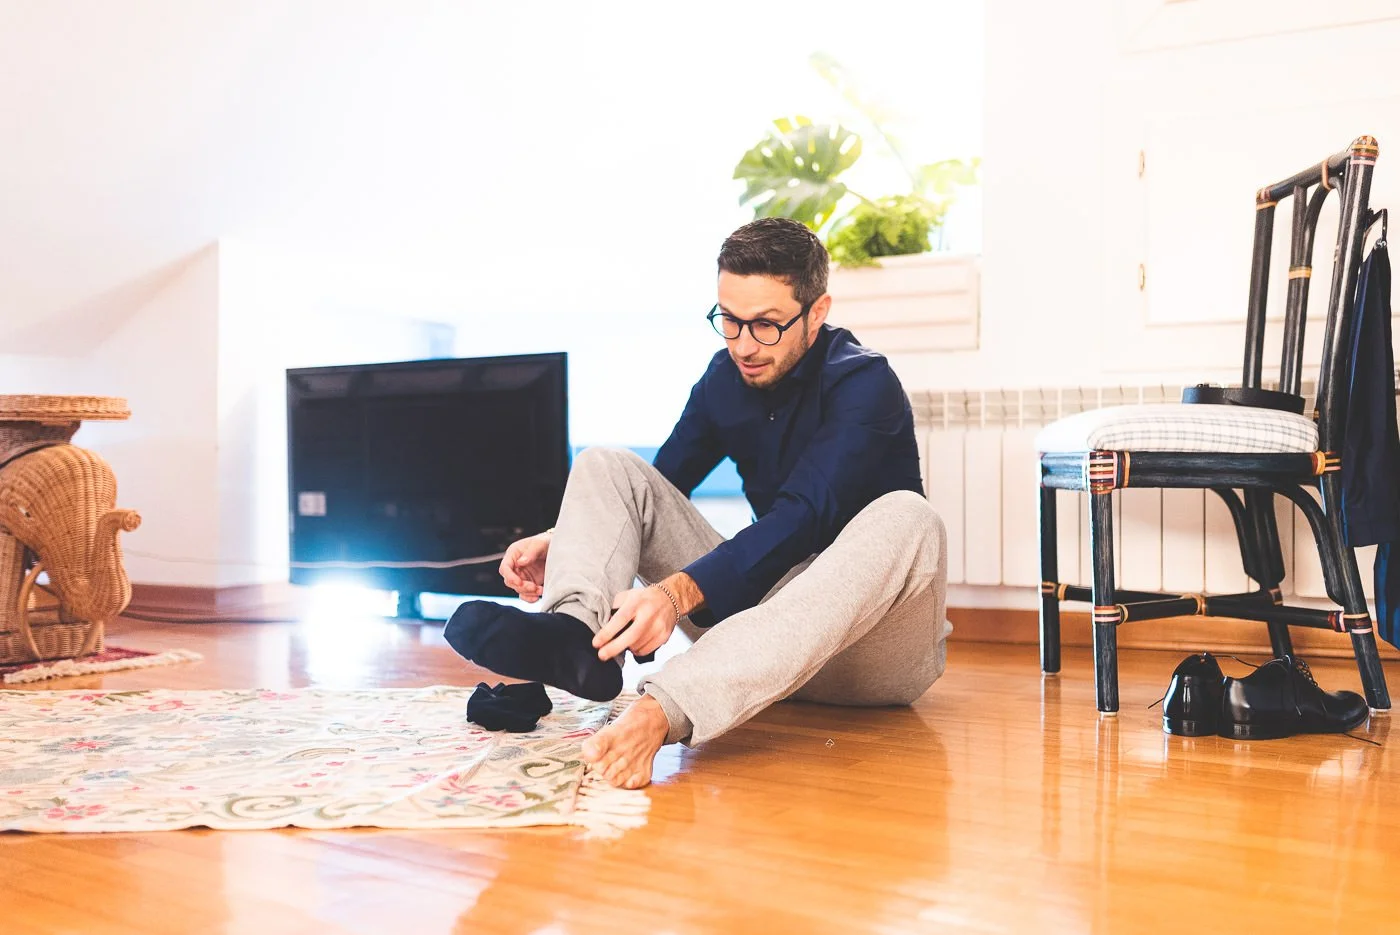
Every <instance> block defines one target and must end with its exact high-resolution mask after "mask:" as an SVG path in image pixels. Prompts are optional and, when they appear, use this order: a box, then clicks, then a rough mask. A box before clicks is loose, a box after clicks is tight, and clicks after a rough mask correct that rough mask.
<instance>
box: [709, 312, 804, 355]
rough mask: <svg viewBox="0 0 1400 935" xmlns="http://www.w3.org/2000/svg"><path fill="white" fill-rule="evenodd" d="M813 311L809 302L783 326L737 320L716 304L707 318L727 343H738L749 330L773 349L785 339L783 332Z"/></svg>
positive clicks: (757, 319)
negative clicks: (740, 336) (745, 331)
mask: <svg viewBox="0 0 1400 935" xmlns="http://www.w3.org/2000/svg"><path fill="white" fill-rule="evenodd" d="M811 310H812V303H811V302H808V303H807V304H806V305H804V306H802V311H800V312H798V313H797V314H796V315H795V316H793V317H792V318H790V319H788V320H787V321H786V322H784V323H783V324H779V323H778V322H776V321H769V320H768V319H767V318H755V319H753V320H751V321H744V320H743V319H742V318H735V317H734V316H733V315H730V314H729V313H727V312H722V311H720V307H719V303H718V302H716V303H715V306H714V308H712V309H710V314H708V315H706V316H705V318H706V319H708V320H709V322H710V327H712V328H714V329H715V331H717V332H718V333H719V336H720V337H722V338H724V339H725V340H726V341H737V340H739V335H741V334H743V333H744V329H745V328H748V329H749V334H751V335H753V339H754V340H755V341H757V342H758V343H759V344H763V345H765V346H767V347H772V346H773V345H774V344H777V343H778V342H779V341H781V340H782V339H783V332H785V331H787V330H788V329H789V328H791V327H792V326H793V325H795V324H797V323H798V322H799V321H801V320H802V319H804V318H806V317H807V313H808V312H810V311H811Z"/></svg>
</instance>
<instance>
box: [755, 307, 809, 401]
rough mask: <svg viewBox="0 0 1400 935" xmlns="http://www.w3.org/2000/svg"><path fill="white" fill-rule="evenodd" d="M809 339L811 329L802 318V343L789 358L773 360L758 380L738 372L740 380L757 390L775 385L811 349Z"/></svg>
mask: <svg viewBox="0 0 1400 935" xmlns="http://www.w3.org/2000/svg"><path fill="white" fill-rule="evenodd" d="M811 337H812V332H811V329H810V328H808V326H807V319H805V318H804V319H802V343H801V344H800V345H799V346H798V349H796V350H794V352H793V353H792V354H791V355H790V356H789V357H787V358H785V359H783V360H782V361H781V362H779V361H776V360H775V361H774V362H773V363H772V364H770V365H769V367H768V369H767V370H766V371H765V372H764V373H763V374H762V375H761V376H760V377H759V378H758V379H756V380H755V379H751V378H749V377H748V376H747V375H745V374H744V372H743V371H742V370H740V371H739V377H740V379H742V380H743V381H744V383H746V384H747V385H749V386H751V387H753V388H754V389H758V390H761V389H767V388H768V387H771V386H774V385H776V384H777V383H778V382H779V381H781V380H782V379H783V377H785V376H787V375H788V374H789V373H791V372H792V370H793V368H794V367H796V366H797V365H798V363H799V362H800V361H801V360H802V355H803V354H806V353H807V352H808V351H809V350H811V349H812V341H811Z"/></svg>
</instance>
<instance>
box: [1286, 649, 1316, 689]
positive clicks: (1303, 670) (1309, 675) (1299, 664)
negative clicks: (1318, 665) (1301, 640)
mask: <svg viewBox="0 0 1400 935" xmlns="http://www.w3.org/2000/svg"><path fill="white" fill-rule="evenodd" d="M1288 661H1289V662H1291V663H1292V664H1293V668H1294V670H1295V671H1296V672H1297V673H1298V674H1299V675H1301V676H1302V677H1303V678H1305V679H1307V680H1308V681H1309V682H1312V683H1313V686H1314V687H1316V688H1321V687H1322V686H1321V685H1318V684H1317V678H1316V677H1315V676H1314V675H1313V671H1312V666H1310V665H1308V664H1307V663H1306V662H1304V661H1303V660H1302V659H1299V658H1298V657H1297V656H1289V657H1288Z"/></svg>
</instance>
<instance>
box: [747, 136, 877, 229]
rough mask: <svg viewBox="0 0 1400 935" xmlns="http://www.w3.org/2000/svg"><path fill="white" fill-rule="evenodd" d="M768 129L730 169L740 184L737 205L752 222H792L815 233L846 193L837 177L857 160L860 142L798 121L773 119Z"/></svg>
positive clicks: (843, 185) (854, 137)
mask: <svg viewBox="0 0 1400 935" xmlns="http://www.w3.org/2000/svg"><path fill="white" fill-rule="evenodd" d="M773 128H774V129H773V130H772V131H770V132H769V134H768V135H767V136H766V137H765V138H764V139H763V140H762V141H761V142H760V143H759V144H758V145H757V146H754V147H753V148H752V149H750V150H749V151H748V152H746V153H744V156H743V158H742V159H740V160H739V164H738V165H736V166H735V167H734V178H736V179H740V180H741V181H743V182H744V194H743V195H742V196H740V198H739V203H740V204H741V205H748V206H749V207H751V208H752V209H753V212H754V217H785V218H792V219H793V220H796V221H801V222H802V223H803V224H806V225H807V226H808V227H810V228H811V229H812V230H817V229H818V228H820V227H821V226H822V225H823V224H825V223H826V222H827V220H829V219H830V218H831V215H832V212H834V211H835V210H836V205H837V204H838V203H839V202H840V201H841V199H842V198H843V197H845V195H846V193H847V191H848V189H847V188H846V186H845V184H844V183H842V182H838V181H836V177H837V176H838V175H840V174H841V173H842V172H845V171H846V170H847V169H849V168H850V167H851V166H852V165H854V164H855V161H856V160H857V159H859V158H860V137H859V136H857V135H856V134H855V133H852V132H851V131H850V130H847V129H846V128H845V127H842V126H839V125H824V124H813V123H812V121H811V120H809V119H808V118H806V117H801V116H798V117H793V118H791V119H788V118H780V119H778V120H774V121H773Z"/></svg>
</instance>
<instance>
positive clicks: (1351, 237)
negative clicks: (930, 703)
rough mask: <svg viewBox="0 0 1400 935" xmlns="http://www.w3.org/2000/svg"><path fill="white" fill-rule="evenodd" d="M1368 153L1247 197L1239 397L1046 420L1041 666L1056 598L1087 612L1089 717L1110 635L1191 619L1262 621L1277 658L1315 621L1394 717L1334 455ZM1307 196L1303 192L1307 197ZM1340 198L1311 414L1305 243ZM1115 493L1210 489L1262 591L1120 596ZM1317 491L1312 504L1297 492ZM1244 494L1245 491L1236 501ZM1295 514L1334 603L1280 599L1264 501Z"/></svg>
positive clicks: (1342, 415) (1047, 657)
mask: <svg viewBox="0 0 1400 935" xmlns="http://www.w3.org/2000/svg"><path fill="white" fill-rule="evenodd" d="M1377 154H1378V148H1377V146H1376V141H1375V139H1374V138H1372V137H1369V136H1363V137H1360V138H1358V139H1357V140H1356V141H1355V142H1353V143H1352V144H1351V146H1350V147H1348V148H1347V149H1345V150H1343V151H1342V152H1340V153H1337V154H1336V155H1335V156H1332V157H1330V158H1328V159H1326V160H1324V161H1323V162H1322V163H1321V164H1320V165H1317V166H1313V167H1311V168H1308V169H1306V170H1304V171H1302V172H1299V173H1298V174H1297V175H1295V176H1293V177H1292V178H1289V179H1285V180H1284V181H1282V182H1279V183H1277V184H1275V185H1270V186H1269V187H1267V188H1263V189H1260V190H1259V192H1258V194H1257V196H1256V204H1255V215H1254V217H1255V221H1254V259H1253V264H1252V269H1251V271H1250V287H1249V310H1248V318H1247V320H1246V325H1245V350H1244V382H1243V387H1242V388H1232V389H1217V388H1209V387H1200V388H1197V389H1195V390H1194V391H1193V390H1188V391H1187V393H1186V396H1185V400H1184V401H1183V402H1182V403H1181V404H1171V405H1166V406H1121V407H1114V408H1109V409H1099V410H1096V411H1092V412H1085V413H1080V414H1078V415H1075V416H1071V417H1069V418H1066V419H1061V420H1060V421H1059V422H1056V423H1054V424H1053V425H1051V426H1049V427H1047V428H1046V429H1045V430H1044V431H1043V432H1042V433H1041V435H1040V438H1039V439H1038V447H1039V450H1040V452H1041V455H1040V468H1041V470H1040V474H1041V480H1040V485H1041V489H1040V568H1041V582H1042V583H1041V607H1040V657H1041V668H1042V669H1043V670H1044V671H1045V672H1058V671H1059V670H1060V602H1061V601H1065V600H1070V601H1091V602H1092V603H1093V605H1094V611H1093V626H1094V676H1095V682H1096V685H1095V689H1096V690H1095V696H1096V700H1097V703H1098V709H1099V711H1100V712H1102V713H1104V714H1112V713H1116V712H1117V710H1118V627H1120V626H1122V625H1123V624H1125V623H1127V622H1129V621H1130V620H1131V621H1140V620H1158V619H1162V618H1165V617H1176V616H1182V615H1187V614H1200V615H1211V616H1219V617H1232V618H1237V619H1244V620H1259V621H1263V622H1264V623H1267V624H1268V627H1269V639H1270V642H1271V643H1272V644H1273V650H1274V653H1275V654H1276V655H1281V654H1283V653H1285V652H1291V650H1292V644H1291V641H1290V639H1289V631H1288V628H1289V627H1290V626H1294V627H1315V628H1319V629H1331V630H1336V631H1338V632H1341V633H1346V634H1348V635H1349V636H1350V637H1351V645H1352V650H1353V651H1354V652H1355V654H1356V665H1357V668H1359V669H1360V670H1361V681H1362V684H1363V685H1364V687H1365V690H1366V702H1367V704H1369V705H1370V706H1371V708H1372V709H1373V710H1377V711H1384V710H1388V709H1389V708H1390V693H1389V691H1388V690H1387V689H1386V684H1385V674H1384V672H1382V670H1381V664H1380V659H1379V657H1378V655H1377V653H1376V637H1375V632H1374V628H1373V626H1372V623H1371V617H1370V614H1369V612H1368V610H1367V606H1366V598H1365V596H1364V594H1363V593H1362V590H1361V576H1360V574H1359V572H1358V570H1357V566H1356V553H1355V551H1354V550H1353V549H1351V548H1349V547H1348V546H1347V545H1346V544H1345V540H1344V539H1343V537H1342V518H1341V512H1340V510H1341V506H1340V505H1341V474H1340V473H1339V472H1340V470H1341V458H1340V456H1339V452H1341V451H1342V441H1343V438H1342V435H1343V432H1344V431H1345V429H1346V412H1345V408H1346V399H1347V390H1348V385H1349V384H1348V381H1349V376H1348V374H1349V367H1350V358H1351V350H1350V347H1349V343H1350V342H1349V341H1348V336H1349V335H1350V333H1351V326H1352V316H1353V315H1354V314H1355V313H1356V308H1355V306H1356V293H1357V284H1358V278H1359V274H1360V269H1361V261H1362V247H1363V245H1364V242H1365V239H1366V234H1367V231H1368V230H1369V229H1370V227H1371V226H1372V225H1373V224H1374V223H1375V221H1376V220H1377V219H1378V218H1379V214H1378V213H1372V212H1371V210H1370V208H1369V205H1368V203H1367V202H1368V198H1369V195H1370V190H1371V176H1372V174H1373V173H1374V172H1375V165H1376V157H1377ZM1309 189H1312V194H1311V196H1309V194H1308V192H1309ZM1333 191H1336V192H1337V194H1338V197H1340V198H1341V223H1340V225H1339V229H1338V232H1337V254H1336V257H1337V259H1336V264H1335V268H1334V270H1333V274H1332V290H1331V296H1330V298H1329V300H1328V305H1327V332H1326V336H1325V339H1324V343H1323V350H1322V369H1321V372H1320V374H1319V379H1318V390H1317V407H1316V409H1315V410H1314V412H1313V414H1312V418H1308V417H1307V416H1305V415H1303V414H1302V410H1303V400H1302V397H1301V396H1300V395H1298V394H1299V393H1300V390H1301V379H1302V378H1301V371H1302V363H1303V331H1304V328H1305V326H1306V324H1307V301H1308V285H1309V277H1310V276H1311V274H1312V253H1313V235H1314V232H1315V231H1316V228H1317V220H1318V216H1319V214H1320V213H1321V210H1322V205H1323V202H1325V201H1326V199H1327V197H1328V195H1330V194H1331V193H1332V192H1333ZM1285 198H1292V199H1293V236H1292V245H1291V251H1290V252H1291V256H1290V260H1289V269H1288V298H1287V305H1286V313H1285V319H1284V339H1283V361H1282V367H1281V373H1280V381H1279V387H1278V391H1276V392H1275V391H1270V390H1266V389H1264V388H1263V386H1262V376H1263V374H1262V370H1263V360H1262V358H1263V352H1264V306H1265V301H1266V292H1267V289H1268V281H1269V253H1270V248H1271V246H1272V238H1273V227H1274V208H1275V206H1276V205H1277V204H1278V203H1279V202H1280V201H1282V200H1283V199H1285ZM1123 487H1155V488H1171V487H1176V488H1183V487H1185V488H1208V489H1210V490H1213V491H1214V492H1215V493H1216V494H1218V495H1219V496H1220V497H1221V498H1222V499H1223V500H1224V501H1225V503H1226V504H1227V505H1228V506H1229V508H1230V513H1231V515H1232V516H1233V518H1234V522H1235V531H1236V533H1237V534H1238V536H1239V542H1240V552H1241V555H1242V557H1243V559H1244V570H1245V572H1246V573H1247V574H1248V575H1249V577H1250V578H1251V579H1252V580H1253V581H1254V582H1255V583H1257V584H1258V586H1259V589H1258V590H1257V591H1253V592H1247V593H1244V594H1224V595H1219V596H1215V595H1212V596H1209V597H1207V596H1204V595H1200V594H1163V593H1153V592H1144V591H1120V590H1118V588H1117V587H1116V586H1115V584H1114V580H1113V574H1114V561H1113V513H1112V497H1111V496H1110V495H1111V494H1112V492H1113V491H1114V490H1117V489H1119V488H1123ZM1307 487H1311V488H1313V489H1316V490H1319V491H1320V492H1321V495H1322V498H1321V499H1322V502H1321V504H1320V505H1319V504H1318V502H1317V501H1316V500H1315V499H1313V497H1312V496H1311V494H1310V493H1309V492H1308V491H1307V490H1305V489H1304V488H1307ZM1056 490H1079V491H1087V492H1088V493H1089V497H1088V501H1089V535H1090V544H1091V551H1092V554H1093V568H1094V571H1093V587H1092V588H1086V587H1080V586H1075V585H1069V584H1063V583H1061V582H1060V581H1059V574H1058V572H1057V570H1056V568H1057V556H1056V540H1057V537H1056V531H1055V522H1056V520H1055V491H1056ZM1237 490H1239V491H1242V492H1243V497H1241V496H1240V495H1239V494H1237V493H1236V491H1237ZM1275 494H1277V495H1281V496H1284V497H1287V498H1288V499H1289V500H1291V501H1292V502H1293V503H1295V504H1296V505H1297V506H1298V508H1299V509H1301V510H1302V511H1303V515H1304V516H1306V517H1307V519H1308V525H1309V526H1310V527H1311V528H1312V532H1313V536H1314V537H1315V538H1316V540H1317V545H1318V551H1319V553H1320V555H1321V557H1322V571H1323V577H1324V579H1325V581H1326V586H1327V594H1328V596H1329V597H1330V598H1331V600H1332V601H1333V602H1334V603H1336V604H1337V605H1339V606H1340V608H1341V609H1340V610H1332V611H1328V610H1314V609H1309V608H1303V607H1288V606H1285V605H1284V604H1283V597H1282V592H1281V589H1280V584H1281V583H1282V581H1283V578H1284V567H1283V555H1282V552H1281V550H1280V548H1279V538H1278V529H1277V526H1276V522H1275V514H1274V495H1275Z"/></svg>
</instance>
